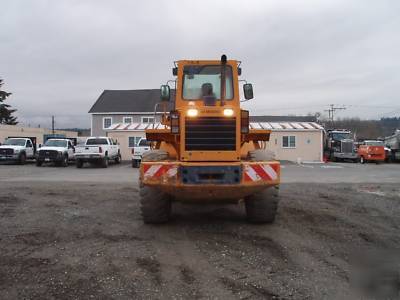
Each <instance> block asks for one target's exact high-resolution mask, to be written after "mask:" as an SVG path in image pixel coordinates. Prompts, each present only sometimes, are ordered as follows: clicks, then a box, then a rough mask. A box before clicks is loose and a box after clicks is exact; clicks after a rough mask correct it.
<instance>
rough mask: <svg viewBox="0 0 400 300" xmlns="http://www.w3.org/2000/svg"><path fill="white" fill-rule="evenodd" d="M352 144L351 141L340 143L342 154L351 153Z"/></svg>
mask: <svg viewBox="0 0 400 300" xmlns="http://www.w3.org/2000/svg"><path fill="white" fill-rule="evenodd" d="M353 149H354V143H353V142H352V141H342V153H353Z"/></svg>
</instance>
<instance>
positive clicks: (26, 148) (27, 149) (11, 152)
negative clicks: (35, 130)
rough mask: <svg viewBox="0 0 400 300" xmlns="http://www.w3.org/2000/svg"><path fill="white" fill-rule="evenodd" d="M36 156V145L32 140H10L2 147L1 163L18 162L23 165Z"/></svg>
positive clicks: (0, 150) (0, 152)
mask: <svg viewBox="0 0 400 300" xmlns="http://www.w3.org/2000/svg"><path fill="white" fill-rule="evenodd" d="M35 155H36V144H35V143H34V142H33V141H32V139H30V138H22V137H21V138H19V137H18V138H8V139H6V140H5V142H4V144H3V145H1V146H0V161H17V162H19V163H20V164H21V165H23V164H25V161H26V160H27V159H34V158H35Z"/></svg>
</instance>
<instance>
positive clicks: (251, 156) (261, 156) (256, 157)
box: [248, 149, 275, 161]
mask: <svg viewBox="0 0 400 300" xmlns="http://www.w3.org/2000/svg"><path fill="white" fill-rule="evenodd" d="M248 160H250V161H272V160H275V153H274V152H273V151H271V150H264V149H256V150H253V151H249V153H248Z"/></svg>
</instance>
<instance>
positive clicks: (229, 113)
mask: <svg viewBox="0 0 400 300" xmlns="http://www.w3.org/2000/svg"><path fill="white" fill-rule="evenodd" d="M172 71H173V75H174V76H176V80H175V99H174V103H173V104H172V107H174V108H173V110H171V111H167V109H166V107H167V105H166V104H167V103H168V102H169V101H170V98H171V89H170V87H169V85H168V84H167V85H162V86H161V89H160V94H161V97H160V98H161V100H160V104H161V105H162V106H164V113H163V114H162V119H161V123H160V124H158V123H157V124H153V126H152V127H153V128H151V129H148V130H146V139H147V140H148V141H151V142H152V149H151V150H150V151H148V152H145V153H144V154H143V156H142V163H141V166H140V179H139V180H140V205H141V213H142V216H143V220H144V222H145V223H163V222H167V221H168V220H169V218H170V214H171V205H172V203H173V202H174V201H183V202H197V203H204V204H205V203H232V202H236V203H238V202H239V201H241V200H243V201H244V204H245V208H246V214H247V219H248V221H249V222H254V223H272V222H273V221H274V220H275V215H276V212H277V207H278V201H279V194H278V192H279V182H280V164H279V162H278V161H275V160H274V157H273V155H271V152H269V151H268V150H267V149H265V148H266V142H267V141H268V140H269V136H270V131H269V130H265V129H252V128H251V126H250V123H249V112H248V111H246V110H242V109H241V108H240V102H241V101H240V98H239V82H240V81H242V80H239V76H240V75H241V68H240V62H239V61H236V60H227V58H226V56H225V55H222V57H221V59H220V60H180V61H177V62H175V66H174V68H173V69H172ZM243 94H244V98H245V100H243V101H246V100H250V99H252V98H253V87H252V85H251V84H250V83H245V84H243ZM156 107H157V105H156ZM155 111H156V109H155Z"/></svg>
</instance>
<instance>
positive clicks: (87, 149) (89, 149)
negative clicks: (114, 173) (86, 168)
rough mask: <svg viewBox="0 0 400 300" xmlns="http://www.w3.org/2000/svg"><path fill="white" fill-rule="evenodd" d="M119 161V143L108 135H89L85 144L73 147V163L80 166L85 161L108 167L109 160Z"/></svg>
mask: <svg viewBox="0 0 400 300" xmlns="http://www.w3.org/2000/svg"><path fill="white" fill-rule="evenodd" d="M111 159H113V160H114V161H115V163H120V162H121V153H120V149H119V145H117V143H116V142H114V141H113V140H112V139H111V138H109V137H89V138H87V140H86V142H85V145H83V146H76V147H75V163H76V167H77V168H82V166H83V164H84V163H85V162H89V163H100V164H101V166H102V167H103V168H107V167H108V162H109V160H111Z"/></svg>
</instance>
